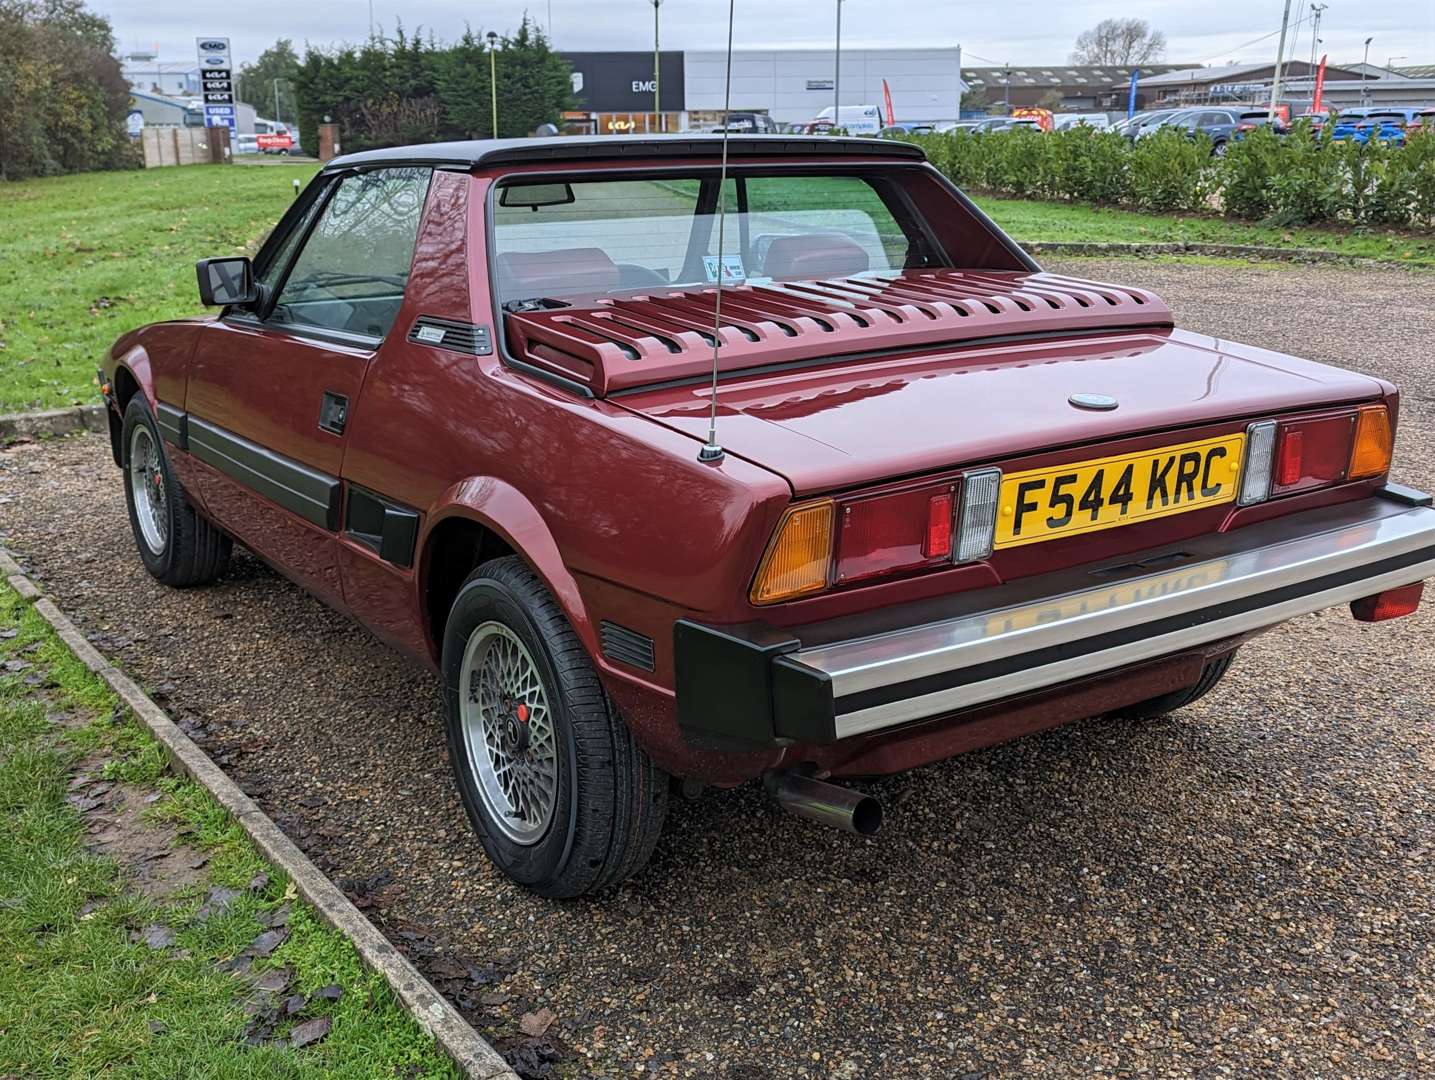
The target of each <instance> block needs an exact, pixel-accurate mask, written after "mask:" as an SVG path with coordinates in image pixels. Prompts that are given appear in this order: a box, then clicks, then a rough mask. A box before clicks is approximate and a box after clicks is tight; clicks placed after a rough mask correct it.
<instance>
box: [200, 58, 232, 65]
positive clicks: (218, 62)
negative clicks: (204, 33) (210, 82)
mask: <svg viewBox="0 0 1435 1080" xmlns="http://www.w3.org/2000/svg"><path fill="white" fill-rule="evenodd" d="M204 62H205V63H206V64H208V65H209V66H210V67H223V66H224V65H225V64H226V63H228V61H227V60H225V59H224V57H222V56H206V57H205V58H204Z"/></svg>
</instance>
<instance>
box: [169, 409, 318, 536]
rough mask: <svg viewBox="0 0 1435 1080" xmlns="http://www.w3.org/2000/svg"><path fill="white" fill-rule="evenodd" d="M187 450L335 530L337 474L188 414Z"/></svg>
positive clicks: (264, 494)
mask: <svg viewBox="0 0 1435 1080" xmlns="http://www.w3.org/2000/svg"><path fill="white" fill-rule="evenodd" d="M188 428H189V439H188V442H189V452H190V453H192V454H193V455H194V456H195V457H197V458H199V460H200V461H202V462H204V463H205V464H206V465H212V466H213V467H214V468H216V469H218V470H219V471H220V472H222V473H224V474H225V475H226V476H229V477H231V478H232V479H234V480H237V481H238V482H239V483H241V484H243V485H244V486H245V487H248V488H251V489H253V490H254V491H257V492H258V493H259V494H260V495H263V496H264V497H265V498H267V499H272V500H273V501H274V502H276V503H278V504H279V505H280V506H282V507H284V509H286V510H289V511H291V512H292V513H295V514H297V515H299V516H300V517H301V518H303V519H304V520H305V521H310V522H313V523H314V524H315V525H318V526H321V527H322V528H325V529H328V530H329V531H330V532H337V531H338V529H339V478H338V477H337V476H330V475H329V474H328V473H322V472H319V471H318V470H316V469H311V468H309V466H307V465H303V464H300V463H299V462H297V461H295V460H294V459H293V458H288V457H285V456H284V455H283V454H276V453H275V452H274V451H273V450H269V449H267V448H265V447H263V446H260V445H259V444H258V443H256V442H250V441H249V440H248V439H246V438H243V437H242V436H239V435H235V434H234V433H233V432H230V431H226V430H224V428H222V427H218V426H216V425H214V424H211V423H209V422H208V421H207V420H201V419H199V417H197V416H190V417H188Z"/></svg>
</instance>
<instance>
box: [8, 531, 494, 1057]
mask: <svg viewBox="0 0 1435 1080" xmlns="http://www.w3.org/2000/svg"><path fill="white" fill-rule="evenodd" d="M0 572H4V573H5V574H6V575H7V577H8V580H9V583H10V585H11V587H12V588H14V589H15V590H16V592H18V593H20V595H21V596H24V597H25V598H26V599H28V600H31V601H33V602H34V605H35V611H36V612H37V613H38V614H39V615H40V617H41V618H43V619H44V620H45V621H46V622H47V623H49V624H50V626H51V627H52V628H53V629H54V631H55V633H56V634H58V635H59V637H60V640H62V641H63V642H64V643H65V644H66V645H67V646H68V647H69V649H70V651H71V652H73V653H74V654H75V655H76V656H77V657H78V658H79V659H80V662H81V663H83V664H84V665H85V666H86V667H87V668H89V669H90V671H92V672H94V673H95V674H96V675H98V676H99V677H100V678H101V679H103V680H104V681H105V682H106V683H107V684H108V685H109V686H110V688H111V689H112V690H113V691H114V692H115V693H116V694H117V695H118V696H119V697H120V699H121V700H122V701H124V703H125V704H126V705H127V706H128V707H129V708H130V710H131V711H132V712H133V713H134V714H135V716H136V717H137V718H138V719H139V721H140V723H142V724H143V725H144V726H145V728H146V729H147V730H148V731H149V732H150V734H151V735H153V736H154V737H155V739H157V740H158V741H159V743H160V744H161V745H162V746H163V747H164V749H165V753H166V754H167V755H168V757H169V760H170V763H171V765H172V766H173V768H175V769H176V770H177V771H179V772H182V773H184V774H185V775H187V776H189V777H190V778H192V779H193V780H194V781H195V782H196V783H198V784H200V785H201V786H203V787H204V788H205V789H206V790H207V791H208V792H209V793H210V794H211V795H212V796H213V797H214V799H215V801H217V802H218V803H219V804H220V805H221V806H223V807H224V809H225V810H226V811H228V812H229V814H230V815H231V816H232V817H233V818H234V819H235V821H237V822H238V823H239V825H240V827H241V828H242V829H243V830H244V831H245V833H246V834H248V836H249V838H250V840H252V841H253V843H254V846H255V847H256V848H258V849H259V851H260V852H261V853H262V854H263V855H264V857H265V858H266V859H268V860H269V861H270V862H272V863H273V864H274V865H275V866H276V867H278V868H279V869H280V870H282V871H283V872H284V873H285V874H287V875H288V876H289V878H290V880H292V881H293V882H294V886H295V888H296V889H297V891H298V893H299V895H300V896H302V897H303V898H304V900H305V901H307V902H308V903H309V904H311V905H312V906H313V907H314V909H315V910H316V911H317V912H318V913H319V916H320V918H322V919H323V920H324V921H325V922H326V923H327V924H328V925H329V926H331V927H333V928H334V929H335V930H337V931H339V933H341V934H343V935H344V936H345V937H347V938H348V939H349V940H350V942H352V943H353V945H354V948H355V949H356V950H357V951H358V953H359V956H360V958H361V959H362V960H363V962H364V963H365V964H366V965H368V967H369V968H371V969H372V970H374V971H377V972H378V973H379V974H380V975H382V976H383V977H384V979H385V981H386V982H387V983H388V984H389V987H390V988H391V989H392V990H393V992H394V995H395V996H396V997H397V998H398V999H399V1000H400V1001H401V1002H402V1003H403V1005H404V1007H405V1008H406V1009H407V1010H408V1011H409V1013H410V1014H411V1015H412V1016H413V1017H414V1019H415V1020H416V1021H417V1022H418V1023H419V1026H420V1027H422V1028H423V1029H424V1030H426V1031H428V1032H429V1033H430V1034H431V1035H432V1036H433V1037H434V1039H435V1040H436V1041H437V1042H438V1044H439V1045H440V1046H441V1047H442V1048H443V1050H444V1052H445V1053H446V1054H448V1056H449V1057H450V1058H452V1059H453V1061H454V1063H455V1064H456V1065H457V1066H458V1068H459V1069H460V1070H461V1071H462V1072H463V1074H464V1075H465V1076H467V1077H469V1078H470V1080H518V1076H517V1074H516V1073H514V1072H513V1070H512V1069H510V1068H509V1066H508V1063H507V1062H505V1061H504V1060H503V1058H502V1057H501V1056H500V1055H499V1053H498V1051H496V1050H494V1049H493V1047H492V1046H490V1045H489V1044H488V1043H487V1042H486V1041H485V1040H484V1038H483V1037H482V1036H481V1035H479V1033H478V1032H477V1031H475V1030H474V1029H473V1027H472V1026H471V1025H470V1024H469V1023H468V1021H466V1020H465V1019H464V1018H463V1016H462V1015H461V1014H460V1013H459V1012H458V1010H456V1009H455V1008H454V1007H453V1006H452V1005H450V1004H449V1003H448V1001H447V1000H445V999H444V997H443V995H442V994H440V993H439V992H438V991H437V990H436V989H434V987H433V984H431V983H430V982H429V981H428V980H427V979H426V978H424V976H423V975H422V974H420V972H419V970H418V969H417V968H416V967H414V966H413V964H412V963H410V962H409V960H408V958H407V957H405V956H404V955H403V954H402V953H400V952H399V951H398V950H397V949H396V948H394V946H393V945H392V944H391V943H390V942H389V940H388V939H387V938H385V937H384V935H383V934H382V933H380V932H379V930H378V928H377V927H375V926H374V924H373V923H371V922H369V920H368V919H367V918H365V917H364V915H363V914H362V913H361V912H360V911H359V910H358V908H356V907H354V905H353V904H352V903H350V902H349V898H348V897H346V896H345V895H344V894H343V893H342V892H341V891H340V890H339V888H338V887H337V886H336V885H335V884H334V883H333V882H332V881H330V880H329V879H328V878H327V877H326V876H325V875H324V874H323V873H322V872H321V871H320V870H319V868H318V867H317V866H315V865H314V864H313V862H311V861H310V859H309V857H308V856H307V855H305V854H304V853H303V852H302V851H300V850H299V848H298V846H297V845H296V844H295V843H294V841H292V840H290V839H289V837H288V836H286V835H285V834H284V832H283V830H281V829H280V828H279V826H277V825H275V824H274V822H273V821H272V820H270V818H269V816H268V815H267V814H265V813H264V812H263V811H262V810H260V809H259V807H258V806H256V805H255V804H254V801H253V800H252V799H250V798H249V796H248V795H246V794H244V792H243V791H242V790H241V789H240V788H239V785H237V784H236V783H235V782H234V781H233V780H231V779H230V778H229V777H228V776H227V775H226V774H225V772H224V770H222V769H221V768H219V766H218V765H216V764H215V763H214V762H213V761H211V760H210V759H209V756H208V755H207V754H205V753H204V751H203V750H201V749H200V748H199V747H198V746H197V745H196V744H195V743H194V741H193V740H192V739H190V738H189V736H187V735H186V734H185V733H184V732H183V731H181V730H180V729H179V728H178V727H177V726H176V725H175V723H174V722H173V721H172V720H170V718H169V717H168V716H167V715H166V714H165V712H164V710H163V709H161V708H160V707H159V706H158V705H156V704H155V703H154V702H153V701H152V700H151V699H150V697H149V696H148V695H147V694H146V693H145V692H144V691H143V690H141V689H140V687H139V685H138V684H137V683H135V681H134V680H133V679H131V678H130V677H129V676H128V675H126V674H125V673H124V672H122V671H120V670H119V668H117V667H115V666H114V665H113V664H111V663H110V662H109V661H108V660H106V659H105V657H104V656H103V655H102V654H101V653H100V651H99V650H98V649H96V648H95V647H94V646H93V645H92V644H90V642H89V641H87V640H86V639H85V636H84V635H83V634H82V633H80V630H79V628H78V627H77V626H75V624H74V623H73V622H71V621H70V619H69V618H68V617H67V616H66V615H65V613H64V612H62V611H61V610H60V609H59V608H58V607H56V606H55V603H54V601H52V600H50V599H49V598H47V597H45V596H44V595H43V594H42V593H41V592H40V590H39V589H37V588H36V587H35V584H34V583H33V582H32V581H30V579H29V578H28V577H26V576H25V575H24V574H23V573H22V572H21V571H20V567H19V565H18V564H17V563H16V562H15V560H14V559H13V558H12V557H11V556H10V554H9V553H8V552H7V551H5V549H4V548H0Z"/></svg>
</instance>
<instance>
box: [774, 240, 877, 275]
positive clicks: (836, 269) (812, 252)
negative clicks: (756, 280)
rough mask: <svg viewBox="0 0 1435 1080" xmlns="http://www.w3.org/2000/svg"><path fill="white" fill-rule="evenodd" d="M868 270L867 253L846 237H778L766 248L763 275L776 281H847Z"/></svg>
mask: <svg viewBox="0 0 1435 1080" xmlns="http://www.w3.org/2000/svg"><path fill="white" fill-rule="evenodd" d="M866 269H867V253H866V252H865V251H863V250H862V249H861V248H860V247H858V246H857V245H856V244H854V243H853V242H852V241H851V240H849V239H847V237H845V236H839V235H837V234H836V233H815V234H810V235H807V236H779V237H777V238H776V239H774V240H773V241H772V243H771V244H769V245H768V247H767V258H766V259H764V260H763V264H762V272H763V273H764V274H766V275H767V276H768V277H773V278H823V277H845V276H846V275H848V274H860V273H861V272H862V271H864V270H866Z"/></svg>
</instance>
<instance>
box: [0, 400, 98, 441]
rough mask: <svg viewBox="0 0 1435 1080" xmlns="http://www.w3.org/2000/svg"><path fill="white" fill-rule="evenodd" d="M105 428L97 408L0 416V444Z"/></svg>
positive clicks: (84, 406) (85, 407)
mask: <svg viewBox="0 0 1435 1080" xmlns="http://www.w3.org/2000/svg"><path fill="white" fill-rule="evenodd" d="M107 427H108V421H107V420H106V419H105V407H104V406H103V405H101V404H94V405H76V406H74V407H73V408H69V409H45V410H43V411H41V412H25V413H7V414H5V415H4V416H0V443H8V442H14V441H16V440H17V439H40V438H44V437H46V436H50V435H76V434H78V433H80V432H82V431H104V430H105V429H106V428H107Z"/></svg>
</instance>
